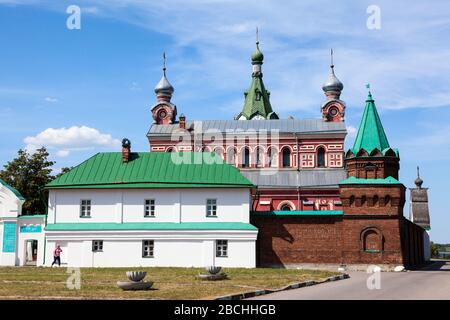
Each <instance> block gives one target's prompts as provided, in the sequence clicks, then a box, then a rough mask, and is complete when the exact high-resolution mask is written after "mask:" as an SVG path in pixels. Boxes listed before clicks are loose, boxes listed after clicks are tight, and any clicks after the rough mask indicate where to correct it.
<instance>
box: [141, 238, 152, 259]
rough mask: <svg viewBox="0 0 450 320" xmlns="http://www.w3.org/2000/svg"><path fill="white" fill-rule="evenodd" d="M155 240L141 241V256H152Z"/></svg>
mask: <svg viewBox="0 0 450 320" xmlns="http://www.w3.org/2000/svg"><path fill="white" fill-rule="evenodd" d="M154 249H155V242H154V241H153V240H143V241H142V258H153V257H154V255H153V254H154Z"/></svg>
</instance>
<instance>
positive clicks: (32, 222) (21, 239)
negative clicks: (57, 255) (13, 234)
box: [16, 217, 45, 266]
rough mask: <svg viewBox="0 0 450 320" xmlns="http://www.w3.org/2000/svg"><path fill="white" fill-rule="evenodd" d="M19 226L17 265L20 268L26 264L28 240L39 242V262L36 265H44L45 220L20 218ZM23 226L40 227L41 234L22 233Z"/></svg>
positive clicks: (40, 218) (41, 218)
mask: <svg viewBox="0 0 450 320" xmlns="http://www.w3.org/2000/svg"><path fill="white" fill-rule="evenodd" d="M17 224H18V229H17V232H18V236H17V247H16V251H17V262H16V264H17V265H19V266H23V265H25V262H26V251H27V250H26V242H27V240H37V241H38V248H37V260H36V264H37V265H40V264H42V261H43V260H44V239H45V236H44V227H45V225H44V224H45V218H43V217H39V218H29V217H27V218H19V219H18V221H17ZM21 226H40V227H41V230H42V231H41V232H20V227H21Z"/></svg>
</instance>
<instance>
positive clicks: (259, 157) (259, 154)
mask: <svg viewBox="0 0 450 320" xmlns="http://www.w3.org/2000/svg"><path fill="white" fill-rule="evenodd" d="M255 156H256V161H255V163H256V166H257V167H264V152H263V149H262V148H256V154H255Z"/></svg>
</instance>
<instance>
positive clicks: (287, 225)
mask: <svg viewBox="0 0 450 320" xmlns="http://www.w3.org/2000/svg"><path fill="white" fill-rule="evenodd" d="M251 222H252V224H254V225H255V226H257V227H258V229H259V234H258V242H257V263H258V265H259V266H288V265H295V264H301V263H333V264H395V265H407V266H408V265H415V264H420V263H422V262H423V250H422V248H423V244H422V241H423V232H424V230H423V229H422V228H420V227H418V226H417V225H415V224H413V223H411V222H410V221H408V220H407V219H405V218H404V217H399V216H381V215H376V216H369V215H364V216H356V215H355V216H345V215H344V216H252V221H251Z"/></svg>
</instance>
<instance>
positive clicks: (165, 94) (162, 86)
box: [151, 52, 177, 124]
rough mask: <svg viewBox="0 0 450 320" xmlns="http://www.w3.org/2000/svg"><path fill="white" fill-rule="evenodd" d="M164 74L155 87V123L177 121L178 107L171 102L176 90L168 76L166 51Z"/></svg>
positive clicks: (153, 113) (153, 115)
mask: <svg viewBox="0 0 450 320" xmlns="http://www.w3.org/2000/svg"><path fill="white" fill-rule="evenodd" d="M162 70H163V75H162V77H161V80H159V82H158V84H157V85H156V87H155V93H156V104H154V105H153V107H152V109H151V111H152V117H153V123H154V124H170V123H173V122H174V121H175V117H176V115H177V107H176V106H175V105H174V104H172V103H171V102H170V100H171V99H172V94H173V92H174V91H175V90H174V88H173V86H172V85H171V84H170V82H169V80H167V77H166V53H165V52H164V54H163V69H162Z"/></svg>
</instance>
